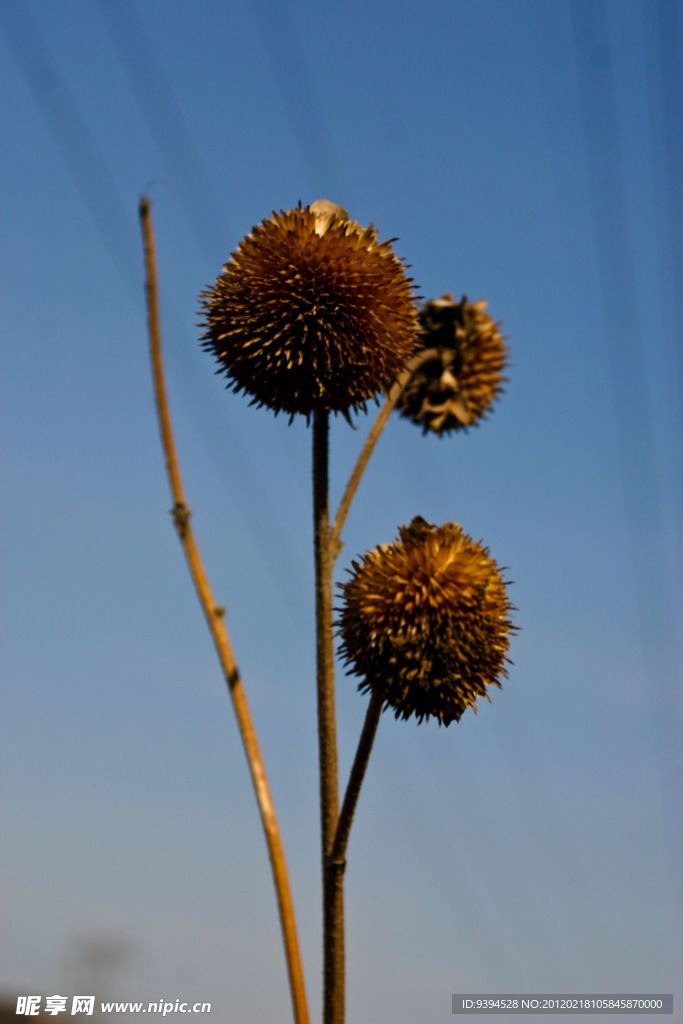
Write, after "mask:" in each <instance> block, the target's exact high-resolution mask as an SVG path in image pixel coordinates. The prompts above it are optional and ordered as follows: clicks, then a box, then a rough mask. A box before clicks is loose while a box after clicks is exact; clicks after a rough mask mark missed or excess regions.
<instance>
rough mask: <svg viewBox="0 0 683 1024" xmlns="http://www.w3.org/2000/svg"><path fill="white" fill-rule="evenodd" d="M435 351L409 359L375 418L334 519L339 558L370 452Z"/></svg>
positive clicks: (333, 539) (334, 543)
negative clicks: (407, 388) (352, 504)
mask: <svg viewBox="0 0 683 1024" xmlns="http://www.w3.org/2000/svg"><path fill="white" fill-rule="evenodd" d="M435 354H436V350H435V349H423V350H422V351H420V352H418V353H417V355H414V356H413V358H412V359H411V360H410V361H409V362H408V363H406V365H405V367H404V369H403V370H402V371H401V373H400V374H399V376H398V377H397V378H396V380H395V382H394V384H393V385H392V387H391V389H390V390H389V394H388V395H387V397H386V400H385V402H384V404H383V405H382V408H381V409H380V411H379V412H378V413H377V418H376V419H375V422H374V423H373V424H372V427H371V428H370V433H369V434H368V436H367V437H366V439H365V444H364V445H363V447H362V448H361V452H360V455H359V456H358V460H357V462H356V465H355V466H354V468H353V473H352V474H351V476H350V478H349V482H348V484H347V485H346V490H345V491H344V495H343V497H342V500H341V502H340V503H339V510H338V511H337V515H336V517H335V520H334V525H333V526H332V533H331V550H332V557H333V559H336V557H337V556H338V555H339V552H340V551H341V534H342V530H343V529H344V523H345V522H346V517H347V515H348V513H349V509H350V507H351V502H352V501H353V499H354V497H355V494H356V491H357V490H358V485H359V483H360V481H361V477H362V476H363V473H364V472H365V467H366V466H367V464H368V462H369V461H370V456H371V455H372V453H373V451H374V450H375V445H376V444H377V442H378V440H379V436H380V434H381V433H382V431H383V430H384V428H385V426H386V423H387V420H388V419H389V417H390V416H391V414H392V412H393V411H394V409H395V407H396V403H397V402H398V400H399V398H400V397H401V392H402V391H403V389H404V387H405V386H406V384H407V383H408V381H409V380H410V378H411V376H412V375H413V373H414V372H415V370H416V369H417V368H418V366H422V364H423V363H425V362H427V361H428V360H429V359H433V358H434V356H435Z"/></svg>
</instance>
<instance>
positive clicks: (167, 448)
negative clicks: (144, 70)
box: [140, 197, 308, 1024]
mask: <svg viewBox="0 0 683 1024" xmlns="http://www.w3.org/2000/svg"><path fill="white" fill-rule="evenodd" d="M140 221H141V224H142V236H143V242H144V250H145V268H146V274H147V278H146V285H145V290H146V295H147V315H148V327H149V340H150V355H151V360H152V373H153V377H154V395H155V399H156V407H157V414H158V417H159V428H160V431H161V440H162V445H163V449H164V457H165V460H166V469H167V472H168V479H169V483H170V487H171V494H172V497H173V521H174V523H175V526H176V530H177V531H178V536H179V537H180V541H181V544H182V546H183V550H184V552H185V557H186V559H187V564H188V566H189V569H190V574H191V576H192V579H193V581H194V585H195V588H196V590H197V594H198V596H199V600H200V603H201V606H202V608H203V610H204V615H205V616H206V621H207V623H208V626H209V630H210V631H211V636H212V637H213V641H214V644H215V646H216V650H217V652H218V657H219V660H220V663H221V667H222V669H223V673H224V675H225V680H226V682H227V684H228V691H229V693H230V697H231V698H232V704H233V708H234V710H235V716H236V718H237V725H238V728H239V731H240V735H241V737H242V742H243V744H244V750H245V753H246V756H247V761H248V763H249V771H250V773H251V779H252V782H253V785H254V791H255V793H256V801H257V803H258V806H259V811H260V813H261V821H262V823H263V830H264V832H265V836H266V844H267V846H268V855H269V857H270V865H271V869H272V872H273V880H274V882H275V892H276V894H277V903H278V910H279V913H280V924H281V927H282V937H283V941H284V946H285V956H286V958H287V971H288V974H289V986H290V989H291V993H292V1004H293V1009H294V1020H295V1022H296V1024H308V1009H307V1006H306V991H305V988H304V976H303V970H302V966H301V957H300V954H299V943H298V940H297V934H296V922H295V919H294V906H293V903H292V896H291V892H290V888H289V880H288V878H287V865H286V863H285V856H284V851H283V849H282V841H281V839H280V831H279V828H278V824H277V819H276V817H275V810H274V807H273V801H272V798H271V795H270V789H269V786H268V780H267V778H266V771H265V767H264V764H263V758H262V757H261V752H260V750H259V746H258V741H257V738H256V732H255V730H254V726H253V723H252V720H251V715H250V713H249V707H248V705H247V699H246V696H245V694H244V689H243V687H242V680H241V678H240V675H239V670H238V668H237V663H236V661H235V656H234V654H233V650H232V644H231V642H230V637H229V635H228V631H227V628H226V625H225V621H224V618H223V616H224V614H225V609H224V608H220V607H219V606H218V605H217V604H216V602H215V600H214V597H213V593H212V591H211V586H210V584H209V580H208V577H207V575H206V571H205V569H204V565H203V563H202V560H201V557H200V554H199V549H198V547H197V544H196V541H195V539H194V534H193V532H192V526H191V525H190V514H191V513H190V509H189V508H188V507H187V504H186V502H185V494H184V491H183V484H182V478H181V475H180V467H179V464H178V458H177V455H176V450H175V445H174V441H173V431H172V427H171V416H170V411H169V407H168V400H167V397H166V385H165V382H164V371H163V362H162V351H161V331H160V328H159V307H158V293H157V276H156V258H155V249H154V234H153V230H152V217H151V211H150V202H149V200H148V199H147V198H146V197H143V198H142V200H141V202H140Z"/></svg>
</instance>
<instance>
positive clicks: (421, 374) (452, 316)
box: [398, 294, 508, 435]
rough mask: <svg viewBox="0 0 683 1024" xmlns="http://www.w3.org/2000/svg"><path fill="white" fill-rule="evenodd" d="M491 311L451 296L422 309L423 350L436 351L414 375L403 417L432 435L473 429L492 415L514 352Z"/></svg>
mask: <svg viewBox="0 0 683 1024" xmlns="http://www.w3.org/2000/svg"><path fill="white" fill-rule="evenodd" d="M499 326H500V324H497V323H495V322H494V321H493V320H492V319H491V317H490V316H489V315H488V313H486V300H485V299H481V300H480V301H479V302H468V301H467V298H466V296H463V299H462V301H461V302H454V301H453V296H452V295H450V294H446V295H443V296H442V297H441V298H440V299H432V300H431V301H430V302H427V303H426V304H425V305H424V307H423V308H422V310H421V311H420V327H421V334H420V336H419V338H418V349H417V351H418V352H420V351H421V350H422V351H424V350H426V349H430V350H433V352H434V357H433V358H428V359H426V360H425V362H423V363H422V364H421V365H420V366H419V367H418V368H417V369H416V370H415V372H414V373H413V375H412V377H411V378H410V380H409V381H408V383H407V384H406V386H405V388H404V389H403V393H402V395H401V398H400V399H399V402H398V408H399V409H400V411H401V415H402V416H407V417H408V418H409V419H411V420H413V422H414V423H417V425H418V426H421V427H422V430H423V432H424V433H425V434H426V433H427V431H428V430H432V431H433V432H434V433H435V434H439V435H441V434H445V433H449V432H450V431H451V430H467V428H468V427H471V426H474V425H475V424H477V421H478V420H480V419H482V418H484V417H485V416H486V413H487V411H488V410H489V409H490V407H491V405H492V403H493V401H494V400H495V399H496V398H497V397H498V395H499V394H500V393H501V392H502V390H503V388H502V383H503V381H505V380H506V379H507V378H506V377H503V376H502V372H503V369H504V367H505V365H506V363H507V357H508V348H507V346H506V345H505V342H504V341H503V336H502V335H501V333H500V331H499V329H498V328H499Z"/></svg>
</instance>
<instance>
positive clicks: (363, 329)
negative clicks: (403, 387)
mask: <svg viewBox="0 0 683 1024" xmlns="http://www.w3.org/2000/svg"><path fill="white" fill-rule="evenodd" d="M410 283H411V280H410V278H408V277H406V274H405V270H404V265H403V263H402V261H401V260H400V259H398V257H397V256H395V255H394V252H393V250H392V248H391V244H390V242H378V241H377V232H376V231H375V230H374V228H373V227H372V225H370V226H369V227H367V228H363V227H361V226H360V225H359V224H358V223H356V221H351V220H349V216H348V214H347V212H346V210H344V209H342V207H341V206H336V205H335V204H334V203H330V202H329V201H328V200H326V199H321V200H318V202H316V203H312V204H311V205H310V206H307V207H304V208H303V209H302V208H301V205H300V204H299V206H298V207H297V208H296V209H294V210H286V211H280V213H275V212H274V213H273V214H272V216H271V217H270V218H268V219H267V220H264V221H262V222H261V223H260V224H258V225H257V226H256V227H254V228H253V229H252V231H251V232H250V233H249V234H248V235H247V236H246V238H244V239H243V240H242V241H241V242H240V244H239V246H238V247H237V250H236V251H235V252H234V253H233V254H232V256H231V257H230V259H229V261H228V262H227V263H226V264H225V266H224V267H223V273H222V274H221V275H220V277H218V278H217V280H216V282H215V284H214V285H213V286H212V287H210V288H208V289H207V290H206V291H205V292H203V293H202V295H201V302H202V306H203V312H204V316H205V321H204V327H205V333H204V334H203V335H202V339H203V347H204V348H205V349H207V350H208V351H210V352H213V354H214V355H215V357H216V358H217V360H218V362H219V364H220V370H219V372H221V371H222V372H224V373H225V374H226V375H227V377H228V380H229V381H230V382H231V383H232V386H233V390H234V391H244V392H246V393H247V394H249V395H251V396H252V397H253V402H256V403H258V404H259V405H267V406H268V407H269V408H271V409H273V410H274V411H275V412H276V413H277V412H280V411H283V412H288V413H290V414H292V415H294V414H295V413H303V414H304V415H305V416H310V414H311V413H312V412H314V411H315V410H316V409H319V410H324V409H329V410H332V411H334V412H343V413H347V412H348V410H350V409H358V408H363V409H364V408H365V402H366V400H367V399H369V398H373V397H375V396H376V394H377V392H379V391H384V390H385V389H386V388H387V387H389V386H390V385H391V383H392V381H393V379H394V378H395V377H396V374H397V373H398V371H399V370H400V369H401V367H402V366H403V364H404V363H405V361H406V359H407V358H408V356H410V354H411V353H412V351H413V349H414V347H415V341H416V336H417V330H418V314H417V309H416V307H415V304H414V302H413V296H412V293H411V288H410Z"/></svg>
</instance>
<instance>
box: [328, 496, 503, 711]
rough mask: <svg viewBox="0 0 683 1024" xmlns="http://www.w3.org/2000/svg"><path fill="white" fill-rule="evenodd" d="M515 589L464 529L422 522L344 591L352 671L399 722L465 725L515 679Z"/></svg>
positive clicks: (362, 566) (345, 648) (363, 567)
mask: <svg viewBox="0 0 683 1024" xmlns="http://www.w3.org/2000/svg"><path fill="white" fill-rule="evenodd" d="M505 587H506V584H505V582H504V581H503V579H502V577H501V575H500V572H499V571H498V568H497V566H496V563H495V562H494V560H493V559H492V558H491V557H490V556H489V553H488V550H487V548H484V547H482V545H481V544H478V543H476V542H475V541H473V540H472V539H471V537H468V536H467V534H466V533H464V531H463V530H462V528H461V527H460V526H459V525H458V524H457V523H446V524H445V525H444V526H433V525H432V524H431V523H427V522H426V521H425V520H424V519H422V518H421V517H420V516H416V518H415V519H413V520H412V522H411V523H410V525H409V526H402V527H400V528H399V539H397V540H394V541H393V542H392V543H391V544H380V545H379V546H378V547H376V548H374V549H373V550H372V551H370V552H369V553H368V554H367V555H365V557H364V558H363V559H362V561H361V562H353V569H352V570H351V579H350V580H348V581H347V582H346V583H343V584H341V591H342V594H343V606H342V608H341V609H339V611H340V612H341V616H340V619H339V622H338V626H339V632H340V635H341V638H342V645H341V653H342V654H343V656H344V659H345V662H346V665H347V668H348V671H349V672H350V673H351V674H353V675H357V676H360V677H361V678H362V682H361V683H360V684H359V686H358V689H359V690H362V691H364V692H365V691H371V692H373V693H377V694H378V695H379V696H381V697H382V698H383V699H384V701H385V702H386V706H388V707H391V708H393V710H394V713H395V715H396V717H397V718H399V717H400V718H409V717H410V716H411V715H415V716H416V717H417V719H418V721H422V719H423V718H429V717H430V716H434V717H435V718H437V719H438V720H439V722H440V723H443V724H444V725H449V724H450V723H451V722H452V721H454V720H455V721H458V719H459V718H460V717H461V715H462V714H463V713H464V712H465V711H466V710H467V708H468V707H472V708H473V709H474V711H476V710H477V709H476V703H475V702H476V699H477V697H486V698H487V700H489V699H490V698H489V696H488V693H487V688H488V687H489V686H491V685H494V686H498V687H500V685H501V684H500V682H499V678H500V677H501V676H507V672H506V669H505V663H506V662H507V661H508V658H507V651H508V647H509V636H510V633H511V631H513V630H514V629H515V627H514V626H512V625H511V623H510V619H509V614H510V610H511V608H512V606H511V605H510V603H509V602H508V598H507V594H506V590H505Z"/></svg>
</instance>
